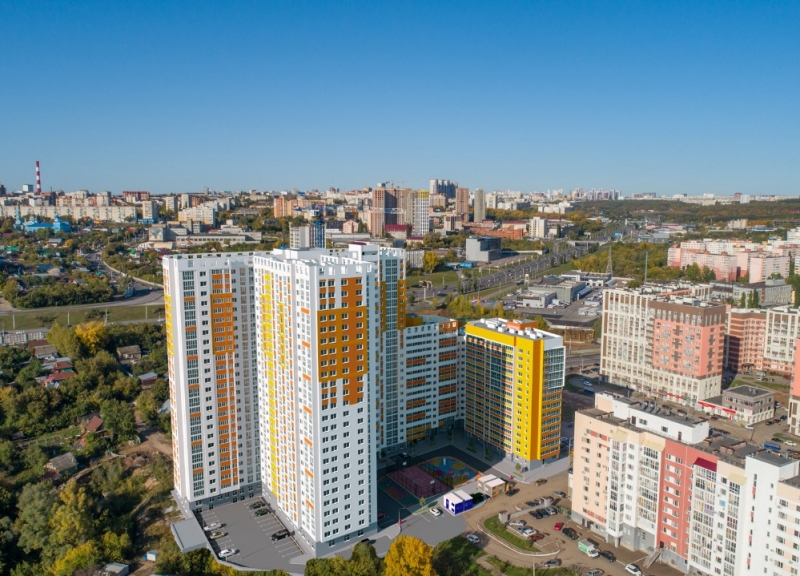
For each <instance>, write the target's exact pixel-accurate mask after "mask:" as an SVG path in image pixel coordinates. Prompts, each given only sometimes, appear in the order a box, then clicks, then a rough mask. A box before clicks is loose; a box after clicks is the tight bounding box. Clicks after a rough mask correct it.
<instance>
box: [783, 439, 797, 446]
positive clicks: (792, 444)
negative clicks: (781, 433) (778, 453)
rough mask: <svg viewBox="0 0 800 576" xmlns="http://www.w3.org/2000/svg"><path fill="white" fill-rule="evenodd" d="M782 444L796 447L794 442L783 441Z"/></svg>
mask: <svg viewBox="0 0 800 576" xmlns="http://www.w3.org/2000/svg"><path fill="white" fill-rule="evenodd" d="M784 444H786V445H787V446H797V442H795V441H794V440H786V441H784Z"/></svg>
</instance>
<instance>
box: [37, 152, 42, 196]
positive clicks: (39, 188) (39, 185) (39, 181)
mask: <svg viewBox="0 0 800 576" xmlns="http://www.w3.org/2000/svg"><path fill="white" fill-rule="evenodd" d="M36 195H37V196H41V195H42V174H41V172H39V161H38V160H37V161H36Z"/></svg>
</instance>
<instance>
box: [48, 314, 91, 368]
mask: <svg viewBox="0 0 800 576" xmlns="http://www.w3.org/2000/svg"><path fill="white" fill-rule="evenodd" d="M46 338H47V341H48V342H49V343H50V344H52V345H53V346H55V347H56V350H58V353H59V354H61V355H62V356H68V357H69V358H72V359H73V360H75V359H77V358H80V357H81V356H83V346H82V345H81V342H80V340H79V339H78V337H77V336H76V335H75V331H74V330H73V329H72V328H68V327H66V326H62V325H61V324H59V323H58V322H56V323H55V324H53V326H52V327H51V328H50V330H49V331H48V332H47V336H46Z"/></svg>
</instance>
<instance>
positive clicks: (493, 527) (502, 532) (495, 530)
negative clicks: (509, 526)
mask: <svg viewBox="0 0 800 576" xmlns="http://www.w3.org/2000/svg"><path fill="white" fill-rule="evenodd" d="M483 525H484V526H485V527H486V529H487V530H488V531H489V532H491V533H492V534H494V535H495V536H498V537H500V538H502V539H503V540H505V541H506V542H508V543H509V544H512V545H514V546H516V547H517V548H519V549H521V550H525V551H526V552H538V551H539V549H538V548H537V547H536V546H534V545H533V544H532V543H531V542H530V540H527V539H525V538H520V537H519V536H516V535H514V534H513V533H511V532H509V531H508V530H506V527H505V526H503V523H502V522H500V520H499V519H498V518H497V516H492V517H491V518H488V519H487V520H486V521H485V522H484V523H483Z"/></svg>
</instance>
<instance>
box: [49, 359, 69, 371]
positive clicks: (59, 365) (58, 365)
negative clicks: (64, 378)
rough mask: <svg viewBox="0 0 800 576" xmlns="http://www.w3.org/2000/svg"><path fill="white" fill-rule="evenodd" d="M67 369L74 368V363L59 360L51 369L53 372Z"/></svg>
mask: <svg viewBox="0 0 800 576" xmlns="http://www.w3.org/2000/svg"><path fill="white" fill-rule="evenodd" d="M66 368H72V362H67V361H66V360H58V361H56V362H55V363H53V365H52V366H51V367H50V369H51V370H64V369H66Z"/></svg>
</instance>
